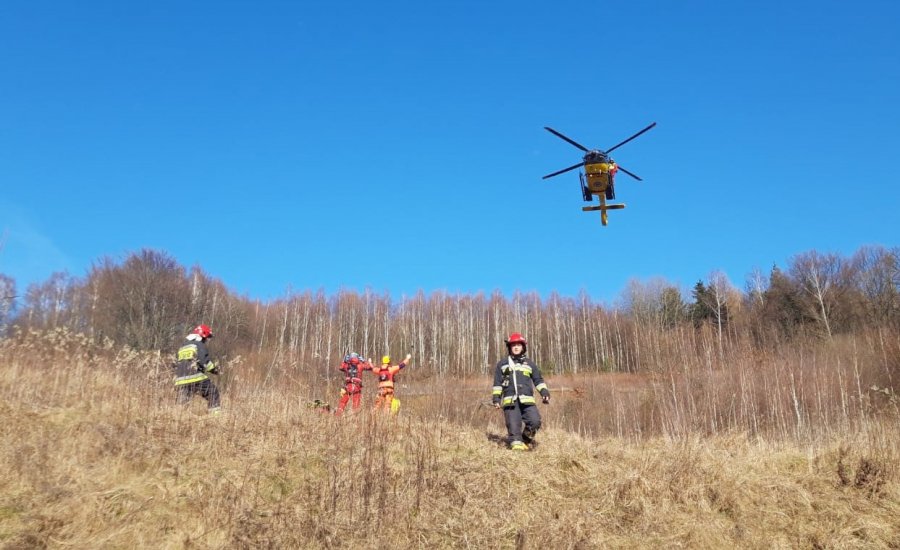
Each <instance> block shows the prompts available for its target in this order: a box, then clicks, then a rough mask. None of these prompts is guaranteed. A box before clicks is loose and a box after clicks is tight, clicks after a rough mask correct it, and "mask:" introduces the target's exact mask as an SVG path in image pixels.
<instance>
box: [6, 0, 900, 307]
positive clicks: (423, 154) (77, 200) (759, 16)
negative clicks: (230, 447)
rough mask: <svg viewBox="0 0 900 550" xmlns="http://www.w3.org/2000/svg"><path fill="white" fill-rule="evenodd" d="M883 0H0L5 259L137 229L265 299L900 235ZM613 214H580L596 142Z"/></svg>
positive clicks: (572, 286)
mask: <svg viewBox="0 0 900 550" xmlns="http://www.w3.org/2000/svg"><path fill="white" fill-rule="evenodd" d="M898 25H900V3H898V2H895V1H889V0H884V1H870V0H862V1H860V2H855V3H847V2H838V1H835V0H819V1H798V2H784V1H779V2H773V1H768V0H765V1H758V2H722V1H711V0H710V1H686V2H665V1H658V2H649V1H640V0H639V1H616V2H570V1H557V2H536V1H535V2H506V1H497V2H469V1H454V2H444V1H436V2H420V1H416V2H413V1H385V2H361V1H360V2H346V1H345V2H340V1H338V2H325V1H309V2H287V1H284V2H272V1H254V2H249V1H248V2H233V1H216V2H207V1H197V2H175V1H155V2H140V3H137V2H119V1H106V2H98V1H84V2H64V1H41V0H28V1H24V0H10V1H7V2H3V3H2V4H0V188H2V191H0V243H2V250H0V272H2V273H6V274H7V275H11V276H13V277H14V278H15V279H16V280H17V282H18V284H19V287H20V291H21V290H24V287H25V286H26V285H27V284H28V283H31V282H35V281H43V280H45V279H46V278H47V277H48V276H49V275H50V274H51V273H52V272H53V271H61V270H67V271H68V272H69V273H70V274H72V275H74V276H79V277H80V276H83V275H85V273H86V272H87V270H88V269H89V267H90V265H91V263H92V262H93V261H95V260H97V259H99V258H101V257H104V256H109V257H113V258H123V257H124V256H125V255H126V254H127V253H129V252H133V251H137V250H140V249H141V248H145V247H149V248H154V249H159V250H163V251H165V252H167V253H169V254H171V255H172V256H173V257H174V258H175V259H177V260H178V261H179V262H180V263H181V264H183V265H185V266H186V267H190V266H192V265H200V266H202V267H203V268H204V270H206V271H207V272H208V273H210V274H211V275H212V276H214V277H217V278H220V279H221V280H222V281H223V282H224V283H225V284H226V285H228V286H229V287H230V288H232V289H234V290H235V291H236V292H240V293H246V294H248V295H249V296H251V297H259V298H263V299H270V298H275V297H279V296H283V295H284V294H285V293H286V291H287V289H288V288H292V289H294V290H296V291H303V290H306V289H312V290H316V289H319V288H324V289H325V290H326V291H328V292H334V291H336V290H337V289H339V288H348V289H358V290H362V289H364V288H365V287H370V288H372V289H373V290H375V291H379V292H380V291H384V290H387V291H389V292H390V293H391V294H392V295H394V296H395V297H399V296H400V295H402V294H410V293H414V292H416V291H417V290H418V289H423V290H425V291H426V292H431V291H433V290H437V289H443V290H447V291H449V292H452V293H455V292H464V293H470V292H477V291H479V290H483V291H485V292H490V291H492V290H494V289H500V290H501V291H503V292H505V293H511V292H512V291H514V290H517V289H518V290H522V291H532V290H535V291H538V292H540V293H541V294H543V295H546V294H548V293H549V292H551V291H553V290H556V291H558V292H560V293H561V294H563V295H575V294H577V293H578V292H579V290H581V289H584V290H586V291H587V292H588V293H589V294H590V295H591V296H593V297H594V298H595V299H597V300H601V301H612V300H614V299H615V298H616V296H617V295H618V293H619V292H620V291H621V290H622V289H623V288H624V287H625V286H626V284H627V282H628V280H629V279H631V278H639V279H647V278H650V277H656V276H661V277H665V278H666V279H668V280H670V281H672V282H673V283H677V284H680V285H682V286H684V287H685V288H689V287H690V286H692V285H693V283H694V282H696V281H697V280H698V279H701V278H705V277H706V276H707V275H708V274H709V272H710V271H711V270H714V269H719V270H722V271H724V272H725V273H726V274H727V275H728V276H729V277H730V278H731V280H732V282H733V283H734V284H735V285H737V286H739V287H743V284H744V279H745V276H746V275H747V274H748V273H749V272H750V271H751V270H752V269H754V268H760V269H763V270H764V271H768V269H769V268H770V267H771V265H772V264H773V263H778V264H780V265H784V264H785V263H786V262H787V261H788V259H789V258H790V257H791V256H792V255H794V254H796V253H799V252H803V251H806V250H810V249H817V250H820V251H823V252H824V251H831V252H837V253H840V254H845V255H847V254H850V253H852V252H854V251H855V250H856V249H857V248H858V247H859V246H861V245H864V244H882V245H885V246H896V245H898V244H900V243H898V239H897V236H898V234H900V231H898V229H900V222H898V220H897V209H898V206H900V167H898V166H900V162H898V156H900V61H898V60H900V32H898V31H897V28H898ZM653 121H656V122H657V123H658V126H657V127H656V128H655V129H653V130H651V131H650V132H648V133H647V134H645V135H644V136H642V137H640V138H638V139H637V140H635V141H633V142H631V143H629V144H628V145H625V146H624V147H622V148H621V149H619V150H617V151H616V153H615V154H614V157H615V158H616V160H618V161H619V162H620V163H621V164H622V165H623V166H624V167H626V168H627V169H629V170H630V171H632V172H635V173H637V174H638V175H640V176H642V177H643V179H644V181H643V182H636V181H633V180H631V179H630V178H628V177H627V176H624V175H621V176H620V178H619V179H618V180H617V183H618V185H617V194H618V197H617V198H618V199H619V200H620V201H621V202H624V203H626V204H627V205H628V207H627V209H626V210H624V211H619V212H611V213H610V225H609V226H608V227H605V228H604V227H601V225H600V220H599V215H598V214H596V213H590V214H588V213H582V212H581V206H582V205H583V203H582V201H581V198H580V190H579V186H578V177H577V175H576V172H571V173H568V174H565V175H562V176H559V177H557V178H554V179H552V180H548V181H543V180H541V176H542V175H544V174H547V173H549V172H553V171H555V170H558V169H561V168H564V167H566V166H569V165H571V164H574V163H575V162H578V161H579V160H580V158H581V157H580V154H579V151H578V150H576V149H574V148H573V147H571V146H570V145H568V144H566V143H565V142H563V141H561V140H559V139H557V138H555V137H553V136H552V135H550V134H549V133H547V132H545V131H544V130H543V126H551V127H553V128H556V129H557V130H560V131H562V132H564V133H565V134H567V135H569V136H571V137H572V138H574V139H576V140H577V141H579V142H581V143H583V144H585V145H588V146H591V147H598V148H604V149H605V148H609V147H611V146H612V145H614V144H615V143H617V142H618V141H620V140H622V139H624V138H625V137H627V136H629V135H630V134H632V133H633V132H635V131H637V130H639V129H641V128H643V127H644V126H646V125H647V124H649V123H650V122H653Z"/></svg>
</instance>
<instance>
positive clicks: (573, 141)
mask: <svg viewBox="0 0 900 550" xmlns="http://www.w3.org/2000/svg"><path fill="white" fill-rule="evenodd" d="M544 130H547V131H548V132H550V133H551V134H553V135H554V136H556V137H558V138H559V139H562V140H565V141H568V142H569V143H571V144H572V145H574V146H575V147H578V148H579V149H581V150H582V151H584V152H585V153H588V152H590V149H588V148H587V147H585V146H584V145H582V144H580V143H578V142H577V141H575V140H574V139H570V138H568V137H566V136H564V135H562V134H560V133H559V132H557V131H556V130H554V129H553V128H550V127H549V126H544Z"/></svg>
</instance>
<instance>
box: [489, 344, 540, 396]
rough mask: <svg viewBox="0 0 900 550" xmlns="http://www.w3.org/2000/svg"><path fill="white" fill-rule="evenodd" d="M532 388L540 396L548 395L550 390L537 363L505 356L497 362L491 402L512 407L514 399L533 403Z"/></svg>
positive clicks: (523, 357)
mask: <svg viewBox="0 0 900 550" xmlns="http://www.w3.org/2000/svg"><path fill="white" fill-rule="evenodd" d="M534 390H537V391H538V392H540V394H541V396H542V397H549V396H550V390H549V389H547V384H545V383H544V377H543V376H541V370H540V369H539V368H538V366H537V363H535V362H534V361H532V360H531V359H529V358H528V357H525V356H524V355H522V356H519V357H513V356H511V355H510V356H507V358H506V359H503V360H501V361H500V362H499V363H497V368H496V369H495V370H494V392H493V402H494V403H495V404H496V403H500V404H501V405H503V406H504V407H512V406H514V405H515V404H516V401H518V402H519V403H521V404H523V405H534V404H535V399H534Z"/></svg>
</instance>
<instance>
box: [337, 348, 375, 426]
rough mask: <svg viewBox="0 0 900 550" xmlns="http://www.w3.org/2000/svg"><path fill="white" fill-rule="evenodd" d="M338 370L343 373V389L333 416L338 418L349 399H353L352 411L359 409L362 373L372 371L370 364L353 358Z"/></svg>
mask: <svg viewBox="0 0 900 550" xmlns="http://www.w3.org/2000/svg"><path fill="white" fill-rule="evenodd" d="M338 369H339V370H341V371H343V373H344V387H343V388H341V400H340V401H339V402H338V407H337V411H335V413H334V414H336V415H338V416H340V414H341V413H343V412H344V408H345V407H346V406H347V402H348V401H350V399H353V409H354V410H356V409H358V408H359V400H360V397H361V394H362V373H363V371H367V370H372V364H371V363H369V362H368V361H362V360H360V359H359V358H357V357H354V358H352V359H350V360H349V361H344V362H342V363H341V366H340V367H338Z"/></svg>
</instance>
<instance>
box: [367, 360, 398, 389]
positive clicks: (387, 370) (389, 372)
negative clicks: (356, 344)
mask: <svg viewBox="0 0 900 550" xmlns="http://www.w3.org/2000/svg"><path fill="white" fill-rule="evenodd" d="M404 367H406V363H400V364H399V365H384V366H381V367H372V374H374V375H375V376H377V377H378V389H379V390H381V391H382V392H385V391H389V392H391V393H393V391H394V376H396V375H397V373H398V372H400V370H401V369H403V368H404Z"/></svg>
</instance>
